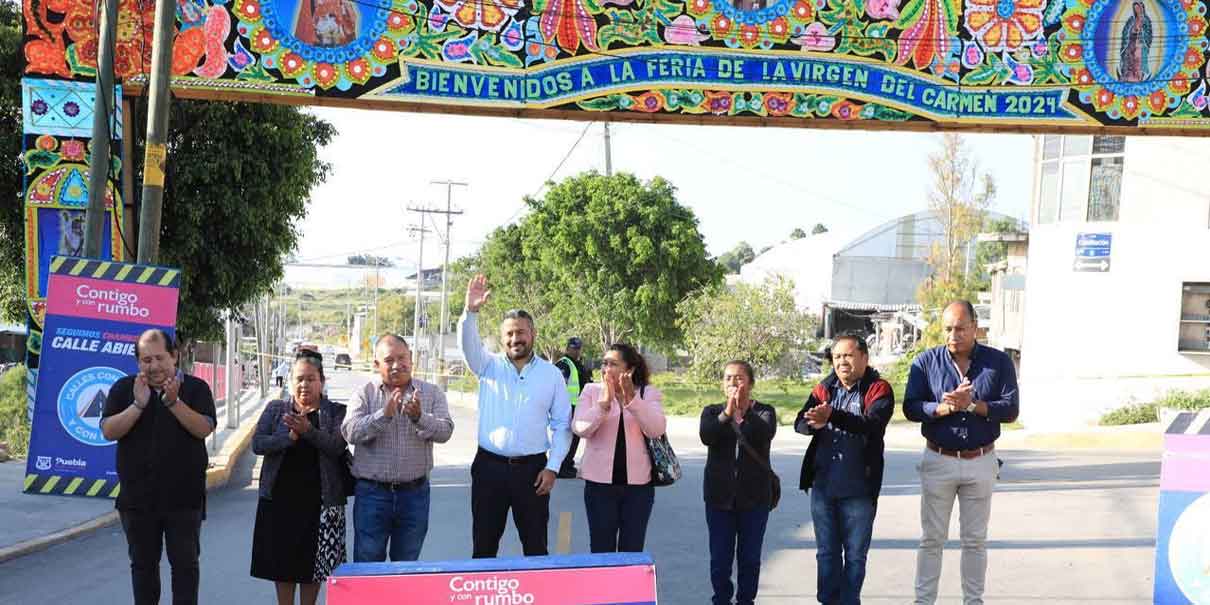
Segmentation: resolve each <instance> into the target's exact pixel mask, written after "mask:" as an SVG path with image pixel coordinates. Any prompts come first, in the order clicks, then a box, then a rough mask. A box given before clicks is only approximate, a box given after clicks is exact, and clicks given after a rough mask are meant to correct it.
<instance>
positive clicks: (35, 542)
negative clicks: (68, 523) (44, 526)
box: [0, 510, 118, 563]
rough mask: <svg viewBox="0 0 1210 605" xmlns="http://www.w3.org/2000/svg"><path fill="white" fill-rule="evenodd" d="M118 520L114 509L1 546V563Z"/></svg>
mask: <svg viewBox="0 0 1210 605" xmlns="http://www.w3.org/2000/svg"><path fill="white" fill-rule="evenodd" d="M117 522H118V511H116V510H112V511H109V512H107V513H105V514H104V515H101V516H100V517H97V518H96V519H93V520H91V521H85V522H84V523H81V524H79V525H77V526H75V527H69V528H67V529H63V530H59V531H57V532H55V533H53V534H49V535H45V536H42V537H41V538H34V539H32V540H26V541H24V542H21V543H19V544H14V545H12V546H7V547H5V548H0V563H4V562H5V561H8V560H10V559H16V558H17V557H23V556H25V555H28V554H30V553H33V552H37V551H39V550H43V549H46V548H50V547H51V546H54V545H56V544H59V543H62V542H66V541H68V540H72V539H74V538H78V537H80V536H82V535H84V534H87V533H90V532H93V531H96V530H98V529H101V528H102V527H106V526H109V525H113V524H114V523H117Z"/></svg>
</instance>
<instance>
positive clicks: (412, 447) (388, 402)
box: [341, 334, 454, 562]
mask: <svg viewBox="0 0 1210 605" xmlns="http://www.w3.org/2000/svg"><path fill="white" fill-rule="evenodd" d="M374 369H375V370H377V371H378V376H376V377H375V378H374V379H373V380H371V381H370V382H369V383H368V384H366V385H365V386H364V387H363V388H361V389H360V390H358V391H357V393H356V394H355V395H354V397H353V401H352V404H351V405H350V406H349V411H348V413H347V414H346V415H345V421H344V424H343V425H342V426H341V431H342V432H343V433H344V436H345V440H346V441H348V442H349V443H350V444H352V445H353V446H354V448H355V454H354V456H353V476H354V477H356V478H357V487H356V490H355V493H354V496H355V497H354V500H353V530H354V531H353V560H354V561H356V562H363V561H385V560H386V558H387V555H388V554H389V555H390V558H391V560H392V561H415V560H417V559H419V558H420V549H421V547H422V546H424V538H425V536H426V535H427V534H428V529H429V501H430V494H429V480H428V476H429V472H430V471H432V470H433V443H445V442H446V441H449V440H450V436H451V435H453V433H454V421H453V419H451V418H450V410H449V406H448V405H447V403H446V400H445V393H444V392H442V391H441V389H440V388H439V387H437V386H436V385H434V384H430V383H427V382H424V381H422V380H418V379H416V378H413V377H412V353H411V351H410V350H409V349H408V344H407V342H406V341H405V340H403V338H401V337H399V336H396V335H395V334H387V335H384V336H382V337H381V338H379V339H378V344H377V345H376V346H375V347H374ZM388 542H389V546H390V550H389V553H388Z"/></svg>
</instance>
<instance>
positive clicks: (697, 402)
mask: <svg viewBox="0 0 1210 605" xmlns="http://www.w3.org/2000/svg"><path fill="white" fill-rule="evenodd" d="M651 383H652V385H653V386H655V388H657V389H659V390H660V392H661V393H663V394H664V413H665V414H668V415H670V416H698V415H700V414H701V413H702V408H704V407H706V406H708V405H710V404H712V403H723V402H724V401H725V398H724V396H723V383H722V381H721V380H720V381H719V382H718V383H717V384H715V383H707V382H700V381H694V380H692V379H687V378H685V377H682V376H678V375H676V374H672V373H669V372H665V373H661V374H656V375H655V376H653V377H652V381H651ZM812 386H814V385H813V384H809V383H806V382H802V381H797V380H763V381H762V380H758V381H757V382H756V388H755V389H753V391H752V397H753V399H756V400H758V401H760V402H761V403H765V404H768V405H771V406H773V407H774V409H776V410H777V417H778V420H779V421H780V422H781V424H791V423H793V422H794V417H795V416H797V415H798V410H799V409H801V408H802V404H803V402H804V401H806V400H807V395H808V394H809V393H810V390H811V387H812Z"/></svg>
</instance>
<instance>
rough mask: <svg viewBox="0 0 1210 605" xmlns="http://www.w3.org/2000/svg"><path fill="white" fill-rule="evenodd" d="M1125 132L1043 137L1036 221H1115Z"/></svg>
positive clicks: (1119, 195)
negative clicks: (1115, 134)
mask: <svg viewBox="0 0 1210 605" xmlns="http://www.w3.org/2000/svg"><path fill="white" fill-rule="evenodd" d="M1125 150H1126V137H1120V136H1100V135H1098V136H1055V135H1046V136H1044V137H1042V163H1041V164H1042V165H1041V178H1040V182H1039V191H1038V211H1037V222H1038V223H1039V224H1047V223H1054V222H1058V221H1065V222H1066V221H1090V222H1096V221H1116V220H1118V208H1119V206H1120V205H1121V196H1122V174H1123V171H1124V169H1125V156H1124V154H1125Z"/></svg>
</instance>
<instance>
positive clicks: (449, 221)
mask: <svg viewBox="0 0 1210 605" xmlns="http://www.w3.org/2000/svg"><path fill="white" fill-rule="evenodd" d="M431 184H433V185H445V210H429V209H425V208H410V207H409V208H408V210H411V211H412V212H419V213H420V214H421V215H422V216H423V215H425V214H444V215H445V263H444V264H442V265H441V325H440V326H438V330H437V340H438V343H437V370H438V372H439V373H440V376H438V379H437V383H438V384H440V385H441V386H442V387H444V386H445V383H446V379H445V328H446V325H447V324H449V317H448V315H449V305H448V304H447V303H448V297H449V268H450V229H451V227H452V226H453V224H454V220H453V217H454V215H455V214H462V211H461V210H453V208H452V206H453V201H454V199H453V198H454V187H468V186H469V183H462V182H458V181H449V180H446V181H431ZM438 235H440V233H439V234H438Z"/></svg>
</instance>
